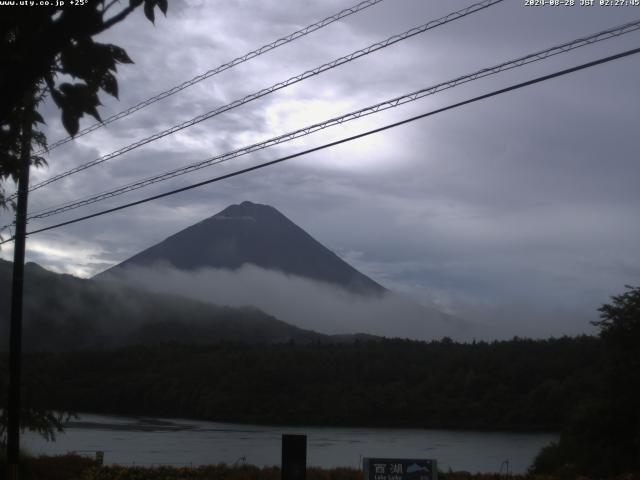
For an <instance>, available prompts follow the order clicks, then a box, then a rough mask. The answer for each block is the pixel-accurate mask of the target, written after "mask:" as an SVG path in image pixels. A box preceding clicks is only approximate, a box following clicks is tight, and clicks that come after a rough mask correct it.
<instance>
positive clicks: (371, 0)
mask: <svg viewBox="0 0 640 480" xmlns="http://www.w3.org/2000/svg"><path fill="white" fill-rule="evenodd" d="M382 1H384V0H365V1H364V2H360V3H358V4H357V5H354V6H352V7H349V8H345V9H344V10H341V11H340V12H338V13H335V14H333V15H331V16H329V17H327V18H325V19H323V20H320V21H319V22H316V23H313V24H311V25H309V26H306V27H304V28H302V29H300V30H297V31H295V32H293V33H291V34H289V35H287V36H285V37H282V38H279V39H277V40H275V41H273V42H271V43H267V44H266V45H263V46H261V47H260V48H257V49H255V50H252V51H251V52H249V53H245V54H244V55H242V56H240V57H237V58H234V59H233V60H231V61H230V62H227V63H223V64H222V65H219V66H217V67H216V68H213V69H211V70H209V71H207V72H205V73H203V74H201V75H198V76H196V77H193V78H192V79H191V80H187V81H185V82H183V83H181V84H180V85H177V86H175V87H173V88H170V89H169V90H165V91H164V92H161V93H159V94H157V95H155V96H154V97H151V98H148V99H147V100H143V101H142V102H140V103H138V104H136V105H134V106H132V107H129V108H127V109H126V110H122V111H121V112H118V113H116V114H114V115H112V116H110V117H109V118H107V119H105V120H103V121H102V122H96V123H94V124H93V125H90V126H89V127H87V128H84V129H83V130H80V131H79V132H78V133H77V134H76V135H75V136H74V137H71V136H68V137H65V138H62V139H60V140H58V141H56V142H54V143H52V144H51V145H49V146H48V148H46V149H43V150H41V151H40V152H38V155H40V154H43V153H45V152H50V151H51V150H53V149H54V148H56V147H59V146H60V145H64V144H65V143H68V142H70V141H71V140H74V139H76V138H78V137H82V136H84V135H86V134H88V133H90V132H93V131H94V130H97V129H99V128H101V127H104V126H106V125H108V124H110V123H113V122H115V121H116V120H120V119H121V118H124V117H127V116H129V115H131V114H132V113H134V112H137V111H138V110H142V109H143V108H145V107H148V106H149V105H152V104H154V103H156V102H158V101H160V100H163V99H165V98H167V97H170V96H171V95H174V94H176V93H178V92H180V91H182V90H184V89H185V88H188V87H190V86H192V85H195V84H196V83H198V82H201V81H203V80H206V79H207V78H210V77H212V76H214V75H217V74H218V73H222V72H224V71H225V70H229V69H231V68H233V67H235V66H237V65H240V64H241V63H244V62H247V61H249V60H251V59H253V58H256V57H258V56H260V55H262V54H264V53H267V52H270V51H271V50H274V49H276V48H278V47H281V46H283V45H286V44H287V43H290V42H293V41H294V40H297V39H298V38H300V37H303V36H305V35H308V34H310V33H312V32H315V31H316V30H320V29H321V28H324V27H326V26H327V25H331V24H332V23H334V22H336V21H338V20H341V19H343V18H345V17H348V16H349V15H353V14H354V13H358V12H360V11H362V10H364V9H366V8H369V7H372V6H373V5H376V4H378V3H380V2H382Z"/></svg>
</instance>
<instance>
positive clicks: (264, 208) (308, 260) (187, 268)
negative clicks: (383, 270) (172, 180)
mask: <svg viewBox="0 0 640 480" xmlns="http://www.w3.org/2000/svg"><path fill="white" fill-rule="evenodd" d="M95 278H98V279H100V280H105V281H106V280H111V281H115V282H116V283H122V284H127V285H130V286H134V287H136V288H144V289H148V290H149V291H154V292H156V293H165V294H179V295H183V296H186V297H189V298H194V299H197V300H200V301H204V302H208V303H211V304H224V305H233V306H241V305H253V306H255V307H257V308H259V309H260V310H262V311H264V312H267V313H268V314H270V315H273V316H274V317H276V318H279V319H281V320H283V321H285V322H287V323H289V324H291V325H296V326H297V327H300V328H304V329H307V330H312V331H318V332H322V333H325V334H353V333H356V332H366V333H369V334H373V335H378V336H387V337H406V338H414V339H423V340H429V339H434V338H441V337H443V336H449V337H452V338H462V337H465V336H467V333H468V331H469V330H468V327H469V326H468V325H467V324H466V323H465V322H464V321H463V320H461V319H458V318H455V317H452V316H451V315H447V314H445V313H443V312H441V311H439V310H438V309H437V308H435V307H429V306H424V305H419V304H417V303H416V302H414V301H413V300H411V299H409V298H407V297H404V296H402V295H400V294H397V293H394V292H391V291H388V290H386V289H385V288H384V287H382V286H381V285H379V284H378V283H376V282H375V281H374V280H372V279H371V278H369V277H367V276H366V275H364V274H362V273H360V272H359V271H357V270H356V269H355V268H353V267H352V266H351V265H349V264H347V263H346V262H345V261H343V260H341V259H340V258H339V257H338V256H337V255H336V254H334V253H333V252H331V251H330V250H329V249H327V248H326V247H324V246H323V245H322V244H320V243H319V242H318V241H317V240H315V239H314V238H312V237H311V236H310V235H309V234H308V233H306V232H305V231H304V230H302V229H301V228H300V227H298V226H297V225H296V224H294V223H293V222H292V221H291V220H289V219H288V218H287V217H285V216H284V215H283V214H282V213H280V212H279V211H278V210H276V209H275V208H273V207H271V206H268V205H261V204H256V203H251V202H243V203H241V204H239V205H231V206H229V207H227V208H226V209H224V210H223V211H221V212H220V213H218V214H216V215H214V216H212V217H210V218H207V219H205V220H203V221H201V222H199V223H197V224H195V225H192V226H190V227H188V228H186V229H184V230H182V231H180V232H178V233H176V234H174V235H172V236H170V237H168V238H167V239H165V240H163V241H161V242H160V243H158V244H156V245H154V246H152V247H150V248H147V249H146V250H144V251H142V252H140V253H138V254H136V255H134V256H133V257H131V258H129V259H127V260H125V261H123V262H122V263H120V264H118V265H116V266H114V267H112V268H110V269H108V270H106V271H105V272H103V273H101V274H100V275H97V276H96V277H95Z"/></svg>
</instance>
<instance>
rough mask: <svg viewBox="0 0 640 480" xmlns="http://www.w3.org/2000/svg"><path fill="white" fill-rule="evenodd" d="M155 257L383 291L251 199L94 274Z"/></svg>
mask: <svg viewBox="0 0 640 480" xmlns="http://www.w3.org/2000/svg"><path fill="white" fill-rule="evenodd" d="M159 262H162V263H168V264H170V265H172V266H174V267H176V268H177V269H179V270H197V269H201V268H215V269H227V270H237V269H239V268H240V267H242V266H243V265H245V264H252V265H255V266H258V267H262V268H264V269H266V270H275V271H279V272H283V273H286V274H291V275H296V276H299V277H304V278H310V279H312V280H319V281H322V282H326V283H330V284H335V285H339V286H341V287H344V288H346V289H347V290H349V291H351V292H355V293H360V294H365V295H376V294H378V295H379V294H382V293H384V292H385V291H386V289H385V288H384V287H382V286H381V285H379V284H378V283H376V282H375V281H373V280H372V279H370V278H369V277H367V276H366V275H363V274H362V273H360V272H359V271H357V270H356V269H355V268H353V267H352V266H351V265H349V264H348V263H346V262H345V261H343V260H342V259H340V257H338V256H337V255H336V254H335V253H333V252H332V251H331V250H329V249H328V248H326V247H324V246H323V245H322V244H320V243H319V242H318V241H316V240H315V239H314V238H313V237H311V235H309V234H308V233H306V232H305V231H304V230H302V229H301V228H300V227H298V226H297V225H296V224H295V223H293V222H292V221H291V220H289V219H288V218H287V217H285V216H284V215H283V214H282V213H280V212H279V211H278V210H276V209H275V208H273V207H271V206H269V205H261V204H257V203H252V202H242V203H241V204H239V205H231V206H229V207H227V208H226V209H224V210H223V211H221V212H220V213H218V214H216V215H214V216H212V217H210V218H208V219H206V220H203V221H201V222H199V223H196V224H195V225H192V226H191V227H188V228H185V229H184V230H182V231H180V232H178V233H176V234H174V235H172V236H170V237H169V238H167V239H166V240H164V241H162V242H160V243H158V244H156V245H154V246H152V247H150V248H148V249H146V250H143V251H142V252H140V253H138V254H136V255H134V256H133V257H131V258H129V259H127V260H125V261H124V262H122V263H120V264H118V265H116V266H115V267H112V268H110V269H108V270H106V271H105V272H103V273H101V274H99V275H97V276H96V277H100V276H103V275H104V274H107V273H108V274H114V273H115V274H117V273H118V272H119V271H122V270H123V269H125V268H127V267H131V266H136V267H146V266H151V265H154V264H157V263H159Z"/></svg>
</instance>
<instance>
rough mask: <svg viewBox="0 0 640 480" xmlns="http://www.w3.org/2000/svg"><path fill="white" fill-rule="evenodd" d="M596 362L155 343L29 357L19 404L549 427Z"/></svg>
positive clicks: (433, 348) (596, 376) (594, 355)
mask: <svg viewBox="0 0 640 480" xmlns="http://www.w3.org/2000/svg"><path fill="white" fill-rule="evenodd" d="M601 357H602V348H601V345H600V343H599V341H598V339H596V338H594V337H588V336H581V337H577V338H559V339H550V340H536V341H534V340H525V339H518V338H515V339H513V340H510V341H499V342H498V341H496V342H491V343H485V342H474V343H469V344H460V343H455V342H453V341H451V340H449V339H446V338H445V339H443V340H441V341H434V342H430V343H425V342H416V341H408V340H382V341H357V342H355V343H352V344H320V343H318V344H310V345H309V344H306V345H300V344H296V343H294V342H290V343H289V344H284V345H283V344H274V345H251V344H241V343H226V342H223V343H218V344H212V345H208V346H202V345H181V344H163V345H157V346H139V347H125V348H120V349H115V350H104V351H81V352H72V353H47V354H31V355H28V356H27V357H25V376H24V378H25V380H26V385H25V400H26V401H29V402H31V403H32V404H35V405H36V406H37V407H39V408H49V409H57V410H67V411H76V412H95V413H107V414H108V413H112V414H130V415H153V416H168V417H190V418H200V419H206V420H215V421H230V422H250V423H278V424H317V425H358V426H393V427H399V426H403V427H416V428H418V427H424V428H459V429H508V430H549V431H557V430H559V429H560V428H561V426H562V425H563V424H564V422H565V421H566V419H567V418H568V416H569V415H570V413H571V412H572V409H574V408H575V406H576V404H577V403H578V402H579V401H580V400H581V398H582V397H584V396H585V395H587V394H589V393H590V392H593V391H594V390H595V389H598V388H599V385H600V384H601V375H602V369H601V365H602V361H601ZM3 363H4V359H3ZM2 370H3V371H4V370H5V369H4V368H2ZM42 392H46V395H42Z"/></svg>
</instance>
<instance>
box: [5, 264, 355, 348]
mask: <svg viewBox="0 0 640 480" xmlns="http://www.w3.org/2000/svg"><path fill="white" fill-rule="evenodd" d="M11 271H12V263H11V262H7V261H3V260H0V326H1V327H2V331H1V332H0V338H3V339H7V338H8V336H9V335H8V325H9V305H10V292H11ZM24 292H25V293H24V327H23V345H24V349H25V350H27V351H65V350H77V349H87V348H109V347H115V346H121V345H133V344H138V345H139V344H146V345H152V344H158V343H163V342H170V341H171V342H182V343H200V344H202V343H211V342H218V341H221V340H225V341H234V342H243V343H284V342H289V341H295V342H299V343H308V342H323V343H324V342H330V343H334V342H335V343H342V342H349V341H354V340H356V339H358V338H359V337H356V336H352V337H349V336H348V337H344V338H341V337H331V336H327V335H322V334H319V333H316V332H312V331H309V330H304V329H301V328H297V327H294V326H292V325H289V324H287V323H285V322H282V321H280V320H278V319H276V318H274V317H273V316H270V315H267V314H266V313H264V312H262V311H260V310H258V309H256V308H253V307H243V308H232V307H221V306H217V305H212V304H209V303H205V302H199V301H197V300H193V299H188V298H184V297H179V296H177V295H167V294H162V295H161V294H156V293H150V292H147V291H144V290H139V289H135V288H131V287H125V286H122V285H118V284H115V283H111V282H97V281H94V280H86V279H80V278H76V277H73V276H71V275H63V274H57V273H53V272H50V271H48V270H45V269H44V268H42V267H40V266H39V265H37V264H35V263H28V264H27V265H26V266H25V290H24ZM5 341H6V340H5ZM5 348H6V345H5V344H3V345H0V350H1V349H5Z"/></svg>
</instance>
